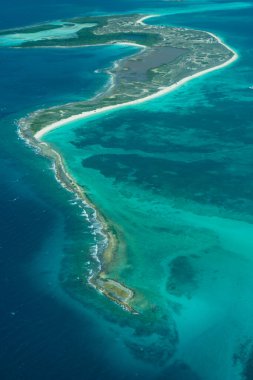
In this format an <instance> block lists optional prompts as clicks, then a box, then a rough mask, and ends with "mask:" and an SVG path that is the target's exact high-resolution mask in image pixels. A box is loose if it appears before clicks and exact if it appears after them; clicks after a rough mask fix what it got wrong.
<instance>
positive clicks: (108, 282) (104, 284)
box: [18, 15, 238, 314]
mask: <svg viewBox="0 0 253 380" xmlns="http://www.w3.org/2000/svg"><path fill="white" fill-rule="evenodd" d="M158 16H159V15H147V16H142V17H141V18H140V19H139V20H137V21H136V23H137V24H144V23H143V21H144V20H146V19H148V18H151V17H158ZM206 33H207V34H209V35H210V36H211V37H213V38H215V39H216V41H218V43H219V44H221V45H223V46H224V47H225V48H226V49H228V50H229V51H230V52H231V53H232V54H233V56H232V57H231V58H230V59H228V60H227V61H225V62H223V63H221V64H219V65H216V66H213V67H210V68H208V69H205V70H202V71H199V72H196V73H194V74H192V75H190V76H188V77H185V78H182V79H180V80H179V81H178V82H175V83H173V84H172V85H170V86H167V87H159V88H158V89H159V91H156V92H154V93H153V94H151V95H148V96H145V97H141V98H137V99H135V100H131V101H128V102H125V103H124V102H123V103H118V104H114V105H111V106H105V107H101V108H95V109H93V110H91V111H84V112H81V113H79V114H76V115H72V116H70V117H67V118H64V119H60V120H58V121H56V122H54V123H52V124H49V125H47V126H45V127H44V128H42V129H41V130H39V131H38V132H36V133H35V134H33V133H32V132H31V130H30V129H29V126H27V125H26V121H25V119H21V120H20V121H19V129H18V133H19V135H20V137H21V138H22V139H23V140H24V141H25V142H26V143H28V144H29V145H30V146H32V147H33V148H34V149H35V150H36V151H37V152H39V153H40V154H41V155H43V156H44V157H47V158H49V159H50V160H51V161H52V162H53V169H54V172H55V177H56V179H57V181H58V182H60V184H61V185H62V187H64V188H65V189H67V190H68V191H70V192H72V193H73V194H75V196H76V197H77V199H78V200H80V201H81V202H82V204H83V205H84V207H83V213H84V216H85V215H86V216H87V213H86V210H85V207H89V208H91V209H92V210H93V211H94V219H95V220H96V221H97V222H98V224H99V228H98V230H99V232H98V233H99V234H100V235H101V236H103V237H104V243H105V244H104V245H103V248H102V251H101V253H100V252H98V249H99V247H98V244H95V245H94V248H95V252H93V253H92V254H91V255H92V257H93V258H94V260H96V261H97V262H98V269H97V270H96V272H92V273H90V274H89V276H88V283H89V284H90V285H91V286H92V287H94V288H95V289H96V290H97V291H98V292H99V293H101V294H104V295H105V296H107V298H109V299H111V300H112V301H113V302H115V303H117V304H118V305H120V306H121V307H122V308H123V309H124V310H127V311H129V312H131V313H133V314H138V312H137V311H136V310H134V309H133V307H132V306H131V301H132V300H133V298H134V295H135V293H134V291H133V290H132V289H130V288H128V287H127V286H126V285H125V284H122V283H120V282H119V281H115V280H113V279H111V278H110V277H108V276H107V274H106V270H105V267H106V265H110V263H111V262H112V261H113V258H114V256H115V254H116V253H117V252H118V250H119V247H120V239H119V237H118V234H117V231H116V230H115V228H114V226H113V224H112V223H111V222H110V221H109V220H107V218H106V217H105V216H104V215H103V214H102V213H101V212H100V211H99V210H98V209H97V208H96V206H95V205H94V204H93V202H92V201H91V200H90V199H89V197H88V196H87V194H86V191H85V189H83V188H82V187H81V186H79V184H78V183H77V182H76V180H75V179H74V178H73V177H72V176H71V174H70V173H69V172H68V169H67V168H66V164H65V163H64V160H63V157H62V156H61V155H60V154H59V153H58V152H57V151H56V150H54V148H51V147H50V144H48V143H46V142H43V141H41V139H42V138H43V136H45V135H46V134H47V133H49V132H51V131H53V130H55V129H57V128H60V127H62V126H65V125H67V124H69V123H71V122H74V121H77V120H82V119H85V118H88V117H92V116H94V115H97V114H102V113H104V112H107V111H112V110H117V109H121V108H124V107H127V106H135V105H138V104H141V103H144V102H147V101H149V100H153V99H156V98H159V97H161V96H164V95H166V94H168V93H170V92H172V91H174V90H175V89H177V88H178V87H180V86H182V85H183V84H185V83H187V82H189V81H190V80H192V79H194V78H198V77H201V76H202V75H205V74H207V73H209V72H213V71H216V70H219V69H221V68H223V67H226V66H228V65H230V64H231V63H233V62H234V61H235V60H236V59H237V58H238V54H237V53H236V52H235V51H234V50H233V49H232V48H230V47H229V46H227V45H226V44H225V43H224V42H223V41H222V40H221V39H220V38H219V37H217V36H216V35H214V34H213V33H211V32H206ZM116 44H117V45H127V46H135V47H139V48H142V49H141V50H145V49H147V47H146V46H144V45H140V44H136V43H132V42H115V43H114V42H113V43H106V44H101V45H116ZM101 45H100V46H101ZM87 46H98V45H87ZM66 48H68V47H66ZM136 54H139V52H138V53H135V54H134V55H136ZM118 62H120V60H116V61H115V62H114V65H117V64H118ZM108 74H109V75H110V79H109V88H111V87H113V86H114V73H112V72H110V70H108ZM110 82H111V83H110ZM107 91H108V89H107ZM103 93H104V92H102V93H101V92H100V93H99V94H98V95H96V96H95V98H96V97H99V96H101V95H103ZM87 220H88V221H89V222H91V220H89V218H88V219H87ZM96 243H97V242H96ZM129 303H130V304H129Z"/></svg>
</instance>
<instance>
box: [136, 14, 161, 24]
mask: <svg viewBox="0 0 253 380" xmlns="http://www.w3.org/2000/svg"><path fill="white" fill-rule="evenodd" d="M159 16H160V15H147V16H143V17H142V18H140V19H139V20H137V21H136V24H137V25H146V26H147V24H145V23H144V22H143V21H145V20H147V19H148V18H152V17H159Z"/></svg>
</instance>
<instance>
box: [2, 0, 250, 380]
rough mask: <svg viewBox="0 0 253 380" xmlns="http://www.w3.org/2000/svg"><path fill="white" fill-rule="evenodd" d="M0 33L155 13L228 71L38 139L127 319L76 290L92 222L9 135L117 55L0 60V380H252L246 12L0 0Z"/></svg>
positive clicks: (47, 53)
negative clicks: (97, 228) (112, 254)
mask: <svg viewBox="0 0 253 380" xmlns="http://www.w3.org/2000/svg"><path fill="white" fill-rule="evenodd" d="M0 5H1V17H0V27H1V28H11V27H17V26H23V25H30V24H35V23H38V22H43V21H48V20H50V21H51V20H59V19H61V18H67V17H72V16H79V15H85V14H100V13H101V14H103V13H109V14H112V13H126V12H140V13H152V14H162V17H159V18H153V19H150V20H149V21H148V22H149V23H156V24H161V25H176V26H186V27H190V28H195V29H203V30H208V31H211V32H214V33H216V34H217V35H218V36H219V37H221V38H222V39H223V40H224V41H225V42H226V43H227V44H229V45H230V46H231V47H233V48H234V49H235V50H236V51H237V52H238V54H239V60H237V61H236V62H235V63H233V64H232V65H230V66H228V67H226V68H224V69H222V70H218V71H216V72H213V73H210V74H207V75H205V76H203V77H201V78H198V79H194V80H193V81H191V82H188V83H187V84H185V85H184V86H182V87H181V88H178V89H177V90H176V91H174V92H173V93H170V94H168V95H166V96H163V97H162V98H159V99H156V100H153V101H150V102H147V103H143V104H141V105H138V106H135V107H129V108H128V109H124V110H121V111H113V112H108V113H107V114H106V115H105V114H104V115H96V116H94V117H92V118H90V119H89V120H86V121H78V122H75V123H71V124H69V125H66V126H64V127H62V128H59V129H57V130H55V131H53V132H51V133H50V134H48V135H47V136H45V137H44V140H45V141H47V142H50V143H51V144H52V145H53V146H54V147H55V148H56V149H57V150H58V151H59V152H60V153H61V154H62V156H63V158H64V160H65V163H66V166H67V167H68V169H69V171H70V172H71V173H72V175H73V176H74V177H75V178H76V180H77V182H78V183H79V184H81V185H83V186H84V187H85V189H86V190H87V192H88V195H89V197H90V198H91V199H92V201H93V202H94V203H95V204H96V206H97V207H98V208H99V209H100V210H101V211H102V212H103V213H104V214H105V215H106V216H107V218H108V219H109V220H111V221H112V222H113V223H114V224H115V225H116V226H117V228H118V229H119V231H120V233H121V236H122V239H123V241H124V243H125V247H126V252H125V255H124V257H119V258H118V260H117V262H116V263H115V265H114V267H113V268H111V273H112V274H113V276H114V278H115V279H119V280H121V281H123V282H124V283H126V285H128V286H129V287H131V288H134V289H135V291H136V295H137V299H138V302H139V307H140V309H141V310H142V311H143V312H142V313H141V315H140V316H138V317H137V316H132V315H130V314H129V313H126V312H125V311H123V310H121V309H120V308H119V307H118V306H117V305H114V304H113V303H112V302H110V301H109V300H107V299H106V298H105V297H103V296H101V295H99V294H98V293H97V292H96V291H95V290H94V289H92V288H90V287H89V286H88V285H87V277H88V275H89V273H90V270H92V268H93V267H95V266H96V262H95V261H94V259H93V258H92V252H93V250H94V246H95V244H96V242H95V239H94V233H93V230H94V228H93V227H94V226H93V225H92V224H90V223H88V222H87V220H86V219H85V218H84V216H83V215H82V208H81V207H80V204H78V201H76V199H75V198H74V197H73V196H72V195H71V194H70V193H67V192H66V191H65V190H64V189H62V188H61V186H60V184H58V183H57V182H56V180H55V178H54V173H53V170H52V165H51V163H50V162H48V161H47V160H46V159H44V158H42V157H40V156H38V155H37V154H35V152H33V151H32V150H31V149H29V148H28V147H27V146H26V145H25V144H24V143H23V142H22V141H21V140H20V139H19V138H18V135H17V125H16V121H17V120H18V119H19V118H20V117H23V116H25V115H27V114H28V113H29V112H32V111H34V110H36V109H41V108H46V107H50V106H52V105H56V104H64V103H67V102H70V101H77V100H81V99H88V98H90V97H92V96H94V95H95V94H97V93H99V92H101V91H103V90H104V89H105V88H106V86H107V85H108V81H109V78H108V76H107V74H106V69H107V68H108V67H110V66H111V65H112V63H113V62H114V61H115V60H116V59H119V58H121V57H124V56H126V55H128V54H132V53H133V51H134V48H133V47H126V46H120V47H119V46H111V47H110V46H104V47H89V48H83V49H37V50H36V49H24V50H22V49H8V48H4V47H2V48H1V49H0V72H1V75H0V89H1V91H0V144H1V149H0V160H1V165H0V173H1V176H0V178H1V188H0V191H1V196H0V204H1V222H0V227H1V228H0V263H1V265H0V283H1V286H0V289H1V291H0V331H1V335H0V338H1V346H0V378H1V379H4V380H5V379H8V380H14V379H15V380H16V379H22V380H30V379H31V380H33V379H38V380H40V379H41V380H42V379H43V380H45V379H55V378H59V379H61V380H65V379H66V380H68V379H83V380H90V379H95V380H114V379H115V380H116V379H117V380H121V379H135V378H138V379H145V380H146V379H147V380H164V379H165V380H252V379H253V302H252V292H253V276H252V272H253V239H252V237H253V196H252V194H253V182H252V178H253V112H252V111H253V110H252V101H253V90H252V89H250V87H251V86H253V58H252V57H253V45H252V34H253V2H252V1H247V2H246V1H245V2H238V1H237V2H236V1H234V2H233V1H208V0H206V1H187V0H185V1H181V2H173V1H133V0H121V1H119V2H112V1H108V2H105V1H102V0H100V1H98V0H93V1H92V2H91V1H90V0H89V1H86V2H85V4H84V1H81V0H79V1H77V0H76V1H74V0H69V1H68V2H64V1H62V0H57V1H54V2H53V4H52V2H50V1H49V0H44V1H43V3H42V2H41V3H40V4H39V3H36V2H34V1H33V2H32V1H28V0H24V1H22V4H21V2H20V1H17V0H16V1H14V0H10V1H8V2H5V1H3V0H2V1H0Z"/></svg>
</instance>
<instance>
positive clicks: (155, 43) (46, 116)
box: [0, 14, 237, 313]
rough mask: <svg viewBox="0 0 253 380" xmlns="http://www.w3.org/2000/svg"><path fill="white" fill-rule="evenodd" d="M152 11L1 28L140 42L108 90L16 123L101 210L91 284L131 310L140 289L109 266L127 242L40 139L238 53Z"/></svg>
mask: <svg viewBox="0 0 253 380" xmlns="http://www.w3.org/2000/svg"><path fill="white" fill-rule="evenodd" d="M152 17H155V16H154V15H138V14H134V15H123V16H122V15H113V16H96V17H95V16H91V17H79V18H74V19H69V20H65V21H60V22H54V23H51V24H50V23H48V24H42V25H35V26H32V27H28V28H21V29H15V30H6V31H1V32H0V38H3V40H2V41H5V44H6V45H7V46H10V47H18V48H23V49H24V48H39V47H48V48H49V47H54V48H56V47H65V48H72V47H85V46H92V45H105V44H110V45H111V44H127V45H134V46H136V47H137V48H138V51H137V53H135V54H132V55H130V56H128V57H126V58H124V59H121V60H119V61H117V62H115V63H114V65H113V67H112V68H110V70H108V74H109V75H110V77H111V80H110V85H108V86H107V88H106V89H105V91H104V92H103V93H100V94H99V95H97V96H95V97H94V98H93V99H90V100H87V101H79V102H75V103H68V104H64V105H59V106H55V107H51V108H49V109H41V110H38V111H35V112H33V113H31V114H29V115H27V116H26V117H24V118H23V119H21V120H19V122H18V132H19V135H20V136H21V137H22V139H24V140H25V141H26V142H27V143H28V144H29V145H30V146H31V147H33V148H34V149H36V151H37V152H39V153H40V154H42V155H43V156H46V157H48V158H49V159H50V160H52V161H53V162H54V169H55V175H56V178H57V180H58V181H59V182H60V183H61V184H62V186H64V187H65V188H66V189H67V190H69V191H71V192H72V193H74V194H76V196H77V197H78V198H79V199H81V200H82V201H83V202H84V203H85V204H86V205H88V206H89V207H91V208H92V209H93V210H94V211H95V214H96V218H97V221H98V222H99V223H100V225H101V230H102V231H103V234H104V236H105V239H106V244H105V247H104V250H103V252H102V253H101V254H99V255H97V257H96V260H97V261H98V268H97V271H96V273H92V274H91V275H90V277H89V279H88V282H89V284H90V285H91V286H93V287H94V288H95V289H96V290H98V291H99V292H100V293H102V294H104V295H105V296H107V297H108V298H109V299H111V300H112V301H114V302H115V303H117V304H119V305H120V306H121V307H123V308H124V309H125V310H128V311H129V312H131V313H139V310H138V304H137V302H136V301H135V292H134V290H133V289H130V288H129V287H128V286H127V284H123V283H121V282H120V281H118V280H115V279H114V278H111V277H110V265H111V263H113V261H114V259H115V257H116V255H117V252H118V251H119V249H121V248H120V240H121V237H120V233H119V231H118V229H117V227H116V226H114V225H113V223H112V222H111V221H109V220H107V218H106V216H104V215H103V214H102V213H101V212H100V210H98V209H97V208H96V205H94V204H93V202H92V200H91V199H89V197H88V195H87V194H86V192H85V189H84V188H83V187H82V186H80V185H79V184H78V183H77V182H76V181H75V179H74V178H72V176H71V175H70V173H69V172H68V170H67V169H66V166H65V164H64V160H63V158H62V157H61V155H60V154H59V153H58V152H57V151H56V150H55V149H53V148H52V147H51V146H50V144H48V143H46V142H43V140H42V138H43V136H44V135H45V134H46V133H48V132H50V131H52V130H54V129H55V128H60V127H61V126H63V125H66V124H67V123H69V122H71V121H74V120H81V119H84V118H86V117H88V116H89V117H90V116H92V115H95V114H97V113H103V112H108V111H111V110H114V109H121V108H123V107H128V106H130V105H135V104H138V103H141V102H144V101H148V100H151V99H154V98H156V97H159V96H162V95H164V94H166V93H168V92H170V91H173V90H174V89H175V88H177V87H178V86H181V85H183V84H184V83H186V82H187V81H189V80H191V79H193V78H196V77H199V76H201V75H203V74H206V73H209V72H211V71H214V70H217V69H220V68H223V67H225V66H227V65H229V64H230V63H232V62H233V61H235V60H236V58H237V54H236V52H235V51H233V50H232V49H231V48H230V47H228V46H226V45H225V44H224V43H223V42H222V41H221V40H220V39H219V38H218V37H217V36H215V35H214V34H212V33H209V32H205V31H200V30H192V29H187V28H178V27H168V26H156V25H151V24H147V23H145V20H147V19H148V18H152Z"/></svg>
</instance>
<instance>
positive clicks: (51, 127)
mask: <svg viewBox="0 0 253 380" xmlns="http://www.w3.org/2000/svg"><path fill="white" fill-rule="evenodd" d="M147 17H148V16H147ZM147 17H146V18H147ZM152 17H154V16H152ZM206 33H208V34H209V35H210V36H211V37H213V38H215V39H216V40H217V41H218V42H219V43H220V44H221V45H223V46H224V47H225V48H227V49H228V50H229V51H230V52H232V53H233V56H232V57H231V58H230V59H229V60H228V61H226V62H224V63H222V64H220V65H217V66H214V67H210V68H209V69H205V70H203V71H199V72H197V73H195V74H192V75H190V76H188V77H185V78H183V79H181V80H179V81H178V82H176V83H174V84H172V85H171V86H169V87H165V88H163V89H161V90H160V91H158V92H156V93H154V94H151V95H148V96H146V97H144V98H140V99H136V100H131V101H129V102H126V103H120V104H115V105H112V106H107V107H103V108H96V109H94V110H92V111H87V112H82V113H80V114H77V115H73V116H70V117H68V118H66V119H61V120H59V121H57V122H55V123H52V124H50V125H48V126H46V127H44V128H42V129H41V130H40V131H38V132H36V133H35V135H34V137H35V138H36V139H37V140H39V139H41V138H42V137H43V136H44V135H46V134H47V133H49V132H51V131H53V130H54V129H56V128H59V127H62V126H64V125H66V124H68V123H71V122H73V121H77V120H82V119H85V118H86V117H89V116H93V115H96V114H99V113H103V112H106V111H112V110H116V109H120V108H123V107H127V106H134V105H138V104H141V103H143V102H147V101H149V100H153V99H156V98H159V97H160V96H163V95H166V94H168V93H170V92H172V91H174V90H175V89H177V88H178V87H180V86H182V85H183V84H185V83H187V82H189V81H190V80H192V79H195V78H199V77H201V76H203V75H205V74H208V73H211V72H213V71H216V70H219V69H222V68H224V67H226V66H228V65H230V64H231V63H233V62H234V61H236V60H237V59H238V57H239V56H238V54H237V53H236V52H235V51H234V50H233V49H232V48H230V47H229V46H228V45H226V44H225V43H224V42H223V41H222V40H221V39H220V38H219V37H217V36H216V35H215V34H213V33H211V32H206ZM121 44H125V45H134V46H138V47H140V46H143V45H137V44H133V43H129V44H128V43H121Z"/></svg>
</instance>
